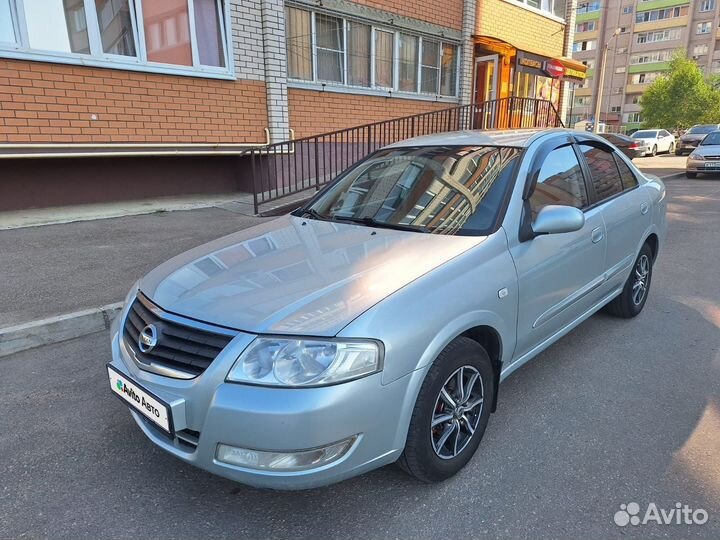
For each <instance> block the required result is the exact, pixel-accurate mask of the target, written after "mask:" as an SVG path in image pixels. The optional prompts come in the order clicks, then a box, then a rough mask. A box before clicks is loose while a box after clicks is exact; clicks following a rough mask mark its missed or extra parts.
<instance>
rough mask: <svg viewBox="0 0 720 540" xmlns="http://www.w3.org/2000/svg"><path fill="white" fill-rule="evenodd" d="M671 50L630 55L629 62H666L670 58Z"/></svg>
mask: <svg viewBox="0 0 720 540" xmlns="http://www.w3.org/2000/svg"><path fill="white" fill-rule="evenodd" d="M672 55H673V51H656V52H650V53H644V54H634V55H633V56H631V57H630V63H631V64H648V63H652V62H666V61H668V60H670V59H671V58H672Z"/></svg>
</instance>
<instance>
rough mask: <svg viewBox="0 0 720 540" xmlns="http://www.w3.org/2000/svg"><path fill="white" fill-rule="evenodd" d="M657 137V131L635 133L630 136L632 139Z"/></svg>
mask: <svg viewBox="0 0 720 540" xmlns="http://www.w3.org/2000/svg"><path fill="white" fill-rule="evenodd" d="M655 137H657V131H636V132H635V133H633V134H632V138H633V139H654V138H655Z"/></svg>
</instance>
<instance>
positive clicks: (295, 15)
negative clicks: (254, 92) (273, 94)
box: [194, 0, 458, 97]
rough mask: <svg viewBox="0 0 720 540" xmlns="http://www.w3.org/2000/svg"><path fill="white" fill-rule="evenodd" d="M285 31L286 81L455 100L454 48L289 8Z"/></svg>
mask: <svg viewBox="0 0 720 540" xmlns="http://www.w3.org/2000/svg"><path fill="white" fill-rule="evenodd" d="M194 1H197V0H194ZM285 27H286V30H285V34H286V46H287V57H288V62H287V71H288V77H289V78H290V79H295V80H298V81H309V82H322V83H332V84H335V85H343V86H355V87H364V88H377V89H382V90H394V91H398V92H402V93H410V94H418V93H423V94H432V95H441V96H447V97H455V96H457V70H458V46H457V45H455V44H452V43H444V42H442V41H439V40H436V39H430V38H425V37H424V36H420V35H414V34H409V33H405V32H396V31H393V30H390V29H386V28H382V27H375V26H371V25H368V24H366V23H362V22H358V21H354V20H349V19H344V18H342V17H337V16H332V15H327V14H323V13H315V12H313V11H309V10H306V9H301V8H296V7H289V6H288V7H286V8H285Z"/></svg>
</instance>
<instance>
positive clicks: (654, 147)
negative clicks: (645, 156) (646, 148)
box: [650, 144, 657, 157]
mask: <svg viewBox="0 0 720 540" xmlns="http://www.w3.org/2000/svg"><path fill="white" fill-rule="evenodd" d="M650 155H651V156H652V157H655V156H657V144H656V145H655V146H653V147H652V151H651V152H650Z"/></svg>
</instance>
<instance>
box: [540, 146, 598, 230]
mask: <svg viewBox="0 0 720 540" xmlns="http://www.w3.org/2000/svg"><path fill="white" fill-rule="evenodd" d="M551 204H560V205H564V206H574V207H575V208H580V209H582V208H585V207H586V206H588V204H589V203H588V194H587V189H586V187H585V180H584V179H583V174H582V170H581V169H580V162H579V161H578V159H577V156H576V155H575V151H574V150H573V148H572V146H563V147H562V148H556V149H555V150H553V151H552V152H550V153H549V154H548V155H547V157H546V158H545V162H544V163H543V164H542V167H541V168H540V174H539V175H538V179H537V184H536V185H535V189H534V190H533V193H532V195H531V196H530V209H531V211H532V219H533V221H534V220H535V217H536V216H537V213H538V212H539V211H540V210H541V209H542V208H543V207H545V206H548V205H551Z"/></svg>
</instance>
